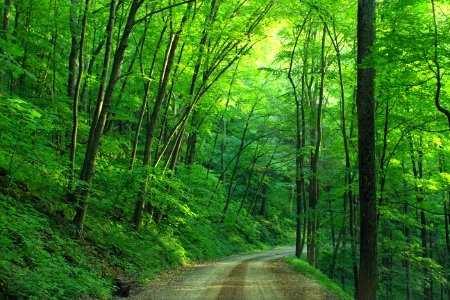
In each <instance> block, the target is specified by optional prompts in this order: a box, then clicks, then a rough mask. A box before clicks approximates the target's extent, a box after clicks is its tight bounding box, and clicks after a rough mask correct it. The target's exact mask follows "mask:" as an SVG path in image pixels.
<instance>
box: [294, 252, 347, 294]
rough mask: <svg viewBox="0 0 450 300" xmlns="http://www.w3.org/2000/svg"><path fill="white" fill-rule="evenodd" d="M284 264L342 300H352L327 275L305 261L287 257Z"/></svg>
mask: <svg viewBox="0 0 450 300" xmlns="http://www.w3.org/2000/svg"><path fill="white" fill-rule="evenodd" d="M286 262H288V263H289V264H290V265H291V266H292V267H293V268H294V270H295V271H297V272H299V273H301V274H302V275H304V276H306V277H307V278H309V279H312V280H313V281H314V282H317V283H318V284H320V285H321V286H323V287H325V288H326V289H327V290H329V291H331V292H332V293H333V294H335V295H337V296H339V297H341V298H342V299H346V300H348V299H353V297H352V296H350V295H349V294H347V293H346V292H345V291H344V290H342V288H341V287H340V286H339V285H338V284H337V283H336V282H334V281H332V280H331V279H330V278H329V277H328V276H327V275H325V274H323V273H322V272H320V271H319V270H318V269H316V268H314V267H312V266H311V265H310V264H308V263H307V262H306V261H303V260H301V259H298V258H296V257H295V256H287V257H286Z"/></svg>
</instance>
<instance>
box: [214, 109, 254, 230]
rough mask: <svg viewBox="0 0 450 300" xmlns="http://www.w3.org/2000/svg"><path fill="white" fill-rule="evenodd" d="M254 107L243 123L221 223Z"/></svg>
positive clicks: (228, 203) (226, 208)
mask: <svg viewBox="0 0 450 300" xmlns="http://www.w3.org/2000/svg"><path fill="white" fill-rule="evenodd" d="M255 106H256V103H255V104H253V106H252V108H251V110H250V113H249V114H248V116H247V121H246V122H245V126H244V131H243V132H242V138H241V143H240V145H239V150H238V152H237V157H236V160H235V162H234V168H233V173H232V174H231V178H230V183H229V186H228V193H227V199H226V200H225V207H224V208H223V214H222V222H223V220H224V218H225V215H226V213H227V211H228V207H229V205H230V202H231V196H232V194H233V183H234V179H235V178H236V174H237V169H238V165H239V160H240V158H241V154H242V151H243V150H244V144H245V136H246V135H247V130H248V126H249V124H250V118H251V117H252V115H253V111H254V110H255Z"/></svg>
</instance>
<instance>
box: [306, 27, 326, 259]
mask: <svg viewBox="0 0 450 300" xmlns="http://www.w3.org/2000/svg"><path fill="white" fill-rule="evenodd" d="M325 36H326V27H325V25H324V27H323V33H322V51H321V68H320V90H319V103H318V105H317V117H316V134H315V135H316V141H315V145H314V152H313V153H312V155H311V179H310V191H309V219H308V246H307V251H308V263H309V264H310V265H311V266H315V265H316V256H317V230H318V220H317V204H318V199H319V191H318V188H319V183H318V171H319V153H320V145H321V143H322V107H323V98H324V81H325Z"/></svg>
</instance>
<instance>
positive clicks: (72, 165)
mask: <svg viewBox="0 0 450 300" xmlns="http://www.w3.org/2000/svg"><path fill="white" fill-rule="evenodd" d="M88 11H89V0H86V3H85V7H84V13H83V19H82V20H81V35H80V45H79V50H78V52H79V55H78V76H77V80H76V83H75V90H74V91H73V106H72V114H73V115H72V144H71V147H70V176H69V192H72V189H73V187H74V182H73V180H74V178H75V155H76V150H77V135H78V102H79V98H80V88H81V80H82V79H83V72H84V70H83V66H84V63H83V60H84V57H83V56H84V42H85V38H86V24H87V14H88Z"/></svg>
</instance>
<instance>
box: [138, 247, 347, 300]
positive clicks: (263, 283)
mask: <svg viewBox="0 0 450 300" xmlns="http://www.w3.org/2000/svg"><path fill="white" fill-rule="evenodd" d="M293 253H294V249H293V248H282V249H278V250H270V251H264V252H260V253H256V254H247V255H239V256H231V257H228V258H225V259H222V260H216V261H213V262H208V263H204V264H197V265H194V266H191V267H188V268H186V269H184V270H180V271H177V272H172V273H167V274H162V275H161V276H159V277H157V278H156V279H155V280H153V281H152V282H151V283H150V284H149V285H146V286H144V287H141V288H138V289H136V290H132V292H131V296H130V299H171V300H178V299H179V300H193V299H198V300H208V299H221V300H234V299H249V300H256V299H270V300H272V299H305V300H325V299H327V300H328V299H329V300H335V299H340V298H338V297H336V296H334V295H332V294H330V293H328V292H327V291H326V290H324V289H323V288H321V287H320V286H318V285H317V284H315V283H313V282H311V281H310V280H308V279H307V278H305V277H303V276H301V275H299V274H298V273H296V272H294V271H293V270H292V269H291V268H290V267H289V266H287V265H286V264H285V262H284V259H283V257H284V256H286V255H292V254H293Z"/></svg>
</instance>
